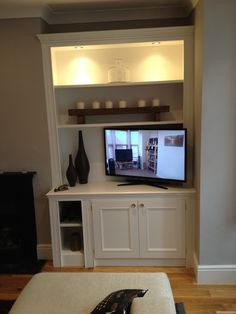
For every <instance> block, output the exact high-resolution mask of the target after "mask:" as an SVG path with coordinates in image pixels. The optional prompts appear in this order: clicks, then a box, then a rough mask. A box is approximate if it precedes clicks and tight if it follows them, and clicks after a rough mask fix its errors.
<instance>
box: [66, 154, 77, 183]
mask: <svg viewBox="0 0 236 314" xmlns="http://www.w3.org/2000/svg"><path fill="white" fill-rule="evenodd" d="M66 178H67V181H68V183H69V186H75V184H76V180H77V171H76V169H75V167H74V164H73V160H72V155H71V154H70V155H69V165H68V168H67V170H66Z"/></svg>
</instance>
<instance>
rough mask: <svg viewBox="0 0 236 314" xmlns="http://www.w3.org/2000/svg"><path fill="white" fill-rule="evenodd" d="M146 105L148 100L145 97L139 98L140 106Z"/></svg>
mask: <svg viewBox="0 0 236 314" xmlns="http://www.w3.org/2000/svg"><path fill="white" fill-rule="evenodd" d="M145 106H146V101H145V100H144V99H139V100H138V107H145Z"/></svg>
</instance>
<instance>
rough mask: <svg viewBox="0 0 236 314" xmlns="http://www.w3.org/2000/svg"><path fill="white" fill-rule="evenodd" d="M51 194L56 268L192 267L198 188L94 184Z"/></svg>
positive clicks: (51, 218) (54, 262) (51, 217)
mask: <svg viewBox="0 0 236 314" xmlns="http://www.w3.org/2000/svg"><path fill="white" fill-rule="evenodd" d="M47 195H48V197H49V202H50V203H49V204H50V221H51V230H52V248H53V264H54V266H71V265H73V266H74V265H76V266H83V265H85V267H94V266H122V265H123V266H124V265H126V266H138V265H139V266H141V265H142V266H155V265H156V266H157V265H162V266H190V265H192V259H193V257H192V252H193V242H194V241H193V240H194V233H193V229H194V228H193V226H194V223H193V216H194V215H193V213H194V207H195V190H194V189H190V188H169V189H168V190H163V189H160V188H156V187H151V186H142V185H138V186H117V183H116V182H103V183H102V182H100V183H99V184H98V183H96V182H93V183H88V184H84V185H81V186H76V187H72V188H70V189H69V190H66V191H59V192H54V190H52V191H50V192H49V193H48V194H47ZM71 208H72V212H71V211H70V209H71ZM64 210H65V214H64ZM67 213H68V214H67ZM71 213H72V214H71ZM74 213H76V214H74ZM80 213H81V217H82V219H81V218H80ZM64 215H65V216H64ZM68 215H69V217H70V218H69V221H68V218H67V217H68ZM77 215H78V216H77ZM74 217H75V218H74ZM81 231H83V235H81V238H80V239H82V240H83V242H82V245H83V247H82V248H81V250H79V251H72V250H71V245H72V248H73V246H74V242H73V240H74V239H73V234H74V233H77V232H81ZM71 236H72V237H71ZM71 240H72V243H71Z"/></svg>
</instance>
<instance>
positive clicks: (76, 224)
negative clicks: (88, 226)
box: [60, 222, 83, 228]
mask: <svg viewBox="0 0 236 314" xmlns="http://www.w3.org/2000/svg"><path fill="white" fill-rule="evenodd" d="M60 226H61V227H63V228H70V227H81V228H82V226H83V225H82V223H81V222H61V223H60Z"/></svg>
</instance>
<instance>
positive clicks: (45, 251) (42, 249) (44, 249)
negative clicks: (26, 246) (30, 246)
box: [37, 244, 52, 260]
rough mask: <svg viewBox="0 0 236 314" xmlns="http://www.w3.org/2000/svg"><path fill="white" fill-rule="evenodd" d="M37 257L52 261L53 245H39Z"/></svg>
mask: <svg viewBox="0 0 236 314" xmlns="http://www.w3.org/2000/svg"><path fill="white" fill-rule="evenodd" d="M37 256H38V259H45V260H51V259H52V245H51V244H38V245H37Z"/></svg>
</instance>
